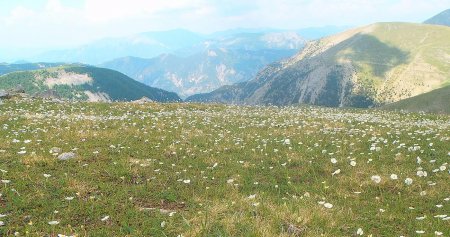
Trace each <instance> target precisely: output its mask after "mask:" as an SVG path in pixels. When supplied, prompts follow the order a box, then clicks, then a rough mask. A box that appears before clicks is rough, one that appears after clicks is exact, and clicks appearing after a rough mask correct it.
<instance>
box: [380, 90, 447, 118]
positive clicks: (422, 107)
mask: <svg viewBox="0 0 450 237" xmlns="http://www.w3.org/2000/svg"><path fill="white" fill-rule="evenodd" d="M383 108H384V109H391V110H405V111H409V112H422V111H423V112H432V113H447V114H450V85H449V86H446V87H443V88H440V89H436V90H433V91H430V92H428V93H424V94H421V95H418V96H414V97H411V98H408V99H404V100H401V101H398V102H395V103H392V104H388V105H386V106H383Z"/></svg>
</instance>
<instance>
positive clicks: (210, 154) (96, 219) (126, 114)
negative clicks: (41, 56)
mask: <svg viewBox="0 0 450 237" xmlns="http://www.w3.org/2000/svg"><path fill="white" fill-rule="evenodd" d="M0 126H1V127H0V160H1V162H0V169H2V170H4V171H7V172H3V171H2V173H0V175H1V176H2V177H1V179H2V180H10V183H7V184H4V183H0V185H1V186H0V193H1V194H2V195H1V197H0V206H1V209H0V213H1V214H4V215H6V216H5V217H1V218H0V220H1V221H3V222H4V226H2V227H0V236H11V235H13V234H14V233H15V232H18V233H19V234H20V235H21V236H56V235H57V234H65V235H77V236H177V235H183V236H289V234H288V233H287V227H288V226H289V225H290V224H292V225H294V226H296V227H298V228H300V229H304V231H303V233H302V234H301V236H354V235H356V231H357V229H358V228H362V229H363V231H364V236H368V235H372V236H400V235H404V236H416V231H420V230H423V231H425V234H424V236H433V235H434V232H435V231H440V232H443V235H444V236H449V235H450V230H449V228H448V223H449V220H442V218H437V217H434V216H436V215H442V214H447V215H448V214H449V212H450V208H449V199H448V198H450V182H449V173H448V160H449V152H450V146H449V137H450V129H449V126H450V117H449V116H445V115H424V114H414V113H412V114H405V113H395V112H386V111H377V110H344V109H342V110H338V109H331V108H316V107H286V108H276V107H236V106H225V105H200V104H156V103H151V104H145V105H138V104H130V103H112V104H106V103H80V102H77V103H48V102H43V101H5V103H4V104H3V105H1V106H0ZM15 139H16V140H15ZM286 139H289V141H290V143H289V142H286ZM17 140H18V141H17ZM26 140H30V141H29V142H25V141H26ZM402 144H403V145H402ZM52 147H59V148H61V149H62V150H63V151H64V152H68V151H72V150H75V151H74V152H75V153H76V154H77V158H75V159H73V160H69V161H58V160H57V159H56V157H55V156H54V155H52V154H50V153H49V150H50V149H51V148H52ZM371 147H379V148H377V149H379V151H376V150H377V149H376V150H371V149H370V148H371ZM414 147H416V149H414ZM21 150H25V151H26V154H23V155H20V154H18V152H19V151H21ZM417 157H420V159H421V161H422V162H421V163H420V164H418V163H417ZM332 158H335V159H336V160H337V163H335V164H333V163H332V162H331V159H332ZM351 161H355V162H356V165H355V166H351V165H350V163H351ZM419 167H421V168H422V169H423V170H425V171H427V173H428V175H427V177H418V176H417V174H416V173H417V170H418V169H419ZM440 167H445V168H446V169H445V170H444V171H441V170H440ZM338 169H340V170H341V172H340V173H339V174H336V175H334V176H333V175H332V173H333V172H335V171H336V170H338ZM44 174H50V175H51V177H49V178H46V177H44ZM391 174H397V175H398V177H399V179H398V180H390V178H389V177H390V175H391ZM373 175H379V176H381V182H380V183H378V184H377V183H375V182H373V181H371V177H372V176H373ZM408 177H409V178H412V179H413V183H412V185H406V184H405V183H404V180H405V179H406V178H408ZM188 180H189V181H190V182H188ZM359 192H360V193H359ZM421 192H426V194H425V195H420V193H421ZM422 194H424V193H422ZM251 195H255V196H254V198H249V197H250V196H251ZM66 197H73V200H71V201H68V200H66V199H65V198H66ZM321 201H324V202H328V203H331V204H333V207H332V208H330V209H327V208H325V207H324V206H323V205H321V204H319V203H318V202H321ZM436 205H443V206H442V207H441V206H436ZM412 208H414V209H412ZM382 210H384V211H382ZM169 213H172V214H170V215H169ZM105 216H109V217H110V218H109V219H107V220H105V221H102V220H101V219H102V218H104V217H105ZM421 216H426V218H425V219H424V220H416V218H417V217H421ZM50 221H59V224H57V225H54V226H51V225H49V224H48V222H50ZM162 223H163V224H162Z"/></svg>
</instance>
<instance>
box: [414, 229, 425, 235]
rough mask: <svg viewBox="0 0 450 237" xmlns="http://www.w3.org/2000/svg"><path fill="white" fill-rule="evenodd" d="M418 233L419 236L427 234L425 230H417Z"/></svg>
mask: <svg viewBox="0 0 450 237" xmlns="http://www.w3.org/2000/svg"><path fill="white" fill-rule="evenodd" d="M416 233H417V234H423V233H425V231H424V230H416Z"/></svg>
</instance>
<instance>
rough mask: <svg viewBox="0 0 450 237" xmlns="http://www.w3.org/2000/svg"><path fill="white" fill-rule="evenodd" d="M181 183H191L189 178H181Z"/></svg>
mask: <svg viewBox="0 0 450 237" xmlns="http://www.w3.org/2000/svg"><path fill="white" fill-rule="evenodd" d="M183 183H185V184H189V183H191V180H190V179H185V180H183Z"/></svg>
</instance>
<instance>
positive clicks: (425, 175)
mask: <svg viewBox="0 0 450 237" xmlns="http://www.w3.org/2000/svg"><path fill="white" fill-rule="evenodd" d="M427 175H428V174H427V172H426V171H423V170H419V171H417V176H419V177H427Z"/></svg>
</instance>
